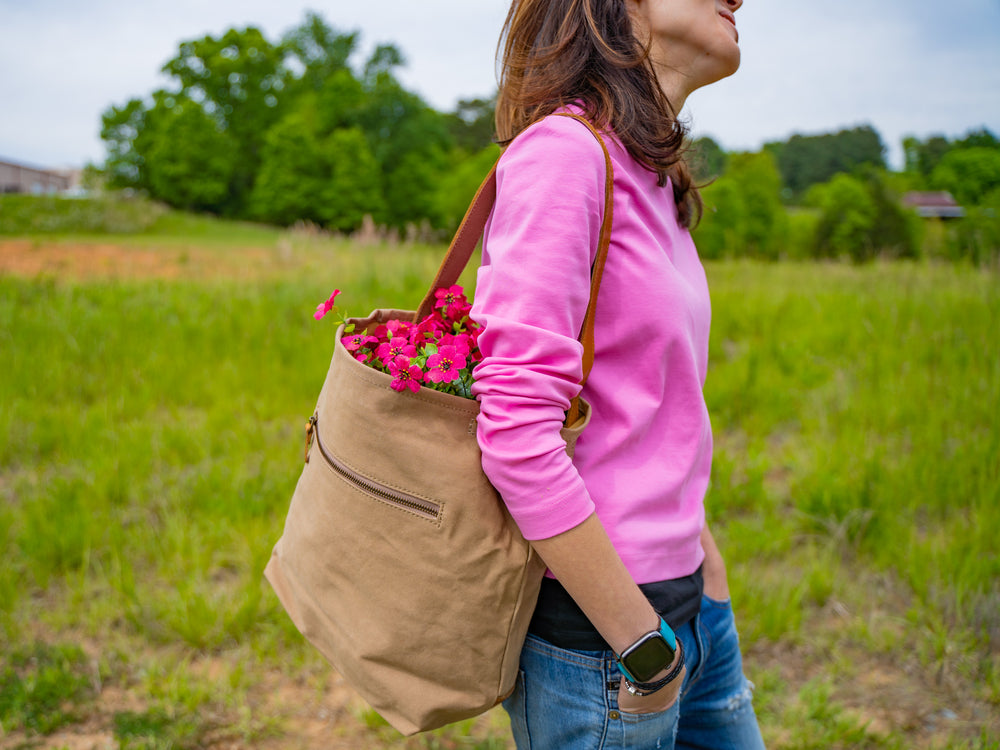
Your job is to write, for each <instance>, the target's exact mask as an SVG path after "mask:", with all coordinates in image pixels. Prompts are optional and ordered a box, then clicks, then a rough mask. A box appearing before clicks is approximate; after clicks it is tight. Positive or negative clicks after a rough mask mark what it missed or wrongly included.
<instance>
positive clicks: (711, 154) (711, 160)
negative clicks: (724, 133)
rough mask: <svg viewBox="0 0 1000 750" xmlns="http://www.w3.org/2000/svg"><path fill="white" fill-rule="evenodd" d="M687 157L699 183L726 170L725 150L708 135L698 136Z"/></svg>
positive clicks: (709, 179)
mask: <svg viewBox="0 0 1000 750" xmlns="http://www.w3.org/2000/svg"><path fill="white" fill-rule="evenodd" d="M687 159H688V163H689V164H690V165H691V172H692V174H693V175H694V179H695V181H696V182H697V183H699V184H704V183H707V182H709V181H711V180H714V179H715V178H717V177H719V176H720V175H721V174H722V173H723V172H725V171H726V161H727V156H726V152H725V151H723V150H722V147H721V146H720V145H719V144H718V143H716V142H715V141H714V140H713V139H711V138H709V137H708V136H703V137H701V138H698V139H696V140H695V141H694V142H693V143H692V144H691V149H690V151H689V152H688V155H687Z"/></svg>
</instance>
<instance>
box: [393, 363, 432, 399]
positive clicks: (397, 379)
mask: <svg viewBox="0 0 1000 750" xmlns="http://www.w3.org/2000/svg"><path fill="white" fill-rule="evenodd" d="M388 364H389V374H390V375H391V376H392V377H393V381H392V383H391V384H390V385H391V387H392V389H393V390H394V391H405V390H406V389H407V388H409V389H410V390H411V391H413V392H414V393H416V392H417V391H419V390H420V382H421V381H422V380H423V379H424V373H423V371H422V370H421V369H420V368H419V367H417V366H416V365H414V364H410V358H409V357H407V356H404V355H400V356H398V357H396V358H395V359H393V360H392V361H390V362H389V363H388Z"/></svg>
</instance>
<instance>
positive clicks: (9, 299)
mask: <svg viewBox="0 0 1000 750" xmlns="http://www.w3.org/2000/svg"><path fill="white" fill-rule="evenodd" d="M154 221H155V222H159V227H160V229H159V230H158V231H151V230H149V228H148V227H147V228H145V229H142V231H139V232H137V233H133V234H114V235H109V234H88V235H74V236H65V235H58V234H37V233H36V234H30V235H21V236H18V237H16V238H9V239H7V240H4V241H0V352H2V363H3V366H2V368H0V545H2V547H3V549H4V550H5V551H6V554H5V559H4V564H3V565H2V566H0V726H2V730H0V748H28V747H44V748H73V749H75V748H84V747H87V748H90V747H112V748H132V749H136V748H144V749H145V748H149V749H152V748H230V747H240V748H243V747H263V748H286V747H288V748H297V747H301V748H314V747H315V748H320V747H322V748H389V747H399V748H480V750H485V749H486V748H508V747H511V745H510V744H509V742H508V740H507V734H506V727H505V718H504V716H503V714H502V713H501V712H492V713H490V714H488V715H486V716H485V717H482V718H480V719H479V720H477V721H474V722H466V723H464V724H461V725H457V726H454V727H449V728H447V729H445V730H441V731H439V732H437V733H433V734H431V735H427V736H424V737H419V738H414V739H410V740H404V739H402V738H400V737H399V735H397V734H395V733H394V732H393V731H392V730H391V729H389V728H388V727H386V726H385V725H384V724H383V723H382V722H381V720H380V719H379V718H378V717H377V716H376V715H374V714H373V713H372V712H371V711H370V710H368V709H366V708H365V707H364V705H363V704H362V703H360V701H359V700H358V699H357V697H356V696H355V695H354V694H353V693H352V691H351V690H350V689H349V688H348V687H347V686H346V685H345V684H344V683H343V682H342V681H341V680H340V678H339V677H338V676H337V675H336V674H333V673H332V672H331V671H330V670H329V668H327V667H326V666H325V664H324V663H323V662H322V660H321V659H320V658H319V657H318V656H317V655H316V654H315V653H314V652H313V651H312V650H311V649H310V648H309V647H308V646H306V645H304V643H303V642H302V639H301V638H300V637H299V636H298V634H297V633H296V632H295V630H294V629H293V628H292V626H291V625H290V624H289V622H288V619H287V617H286V616H285V615H284V613H283V611H282V610H281V609H280V606H279V605H278V603H277V601H276V599H275V597H274V596H273V594H272V593H271V591H270V589H269V588H268V587H267V585H266V583H265V582H264V581H263V579H262V577H261V570H262V568H263V566H264V563H265V561H266V560H267V557H268V556H269V554H270V550H271V546H272V545H273V543H274V541H275V540H276V538H277V536H278V535H279V533H280V529H281V524H282V521H283V518H284V512H285V510H286V509H287V503H288V499H289V497H290V495H291V490H292V488H293V486H294V483H295V480H296V478H297V475H298V472H299V469H300V463H299V462H300V460H301V449H302V425H303V423H304V420H305V418H306V417H307V416H308V415H309V414H310V413H311V410H312V407H313V405H314V402H315V397H316V395H317V392H318V389H319V386H320V384H321V381H322V377H323V374H324V371H325V367H326V364H327V362H328V360H329V355H330V349H331V346H332V345H333V336H332V334H333V328H332V326H331V325H327V322H328V321H323V322H321V323H316V322H315V321H314V320H313V319H312V317H311V314H310V313H311V312H312V310H313V309H314V307H315V305H316V303H317V302H319V301H320V300H322V299H325V298H326V297H327V296H328V295H329V293H330V291H331V290H332V288H334V287H338V288H340V289H342V290H344V293H343V294H342V295H341V298H340V299H339V300H338V301H340V302H342V304H343V305H344V306H346V307H347V308H348V310H349V312H351V313H366V312H367V311H368V310H369V309H371V308H372V307H375V306H388V305H389V304H392V305H396V306H413V305H415V304H416V303H417V301H418V300H419V298H420V296H421V294H422V292H423V291H424V290H423V284H424V283H426V280H427V279H429V278H430V277H431V275H432V272H433V270H434V269H435V268H436V266H437V262H438V260H439V257H440V252H441V249H440V248H425V247H407V246H390V245H374V246H361V245H357V244H352V243H350V242H348V241H343V240H332V239H326V238H322V237H316V236H312V235H309V234H307V233H298V234H296V233H288V232H284V233H282V232H277V231H275V230H270V229H262V228H255V227H251V226H240V227H230V226H229V225H223V224H220V223H215V222H210V221H207V220H194V219H186V218H183V217H177V216H175V215H167V216H166V217H164V216H157V217H154ZM708 272H709V276H710V283H711V285H712V289H713V299H714V305H715V307H714V322H713V337H712V350H711V360H712V362H711V367H710V375H709V380H708V385H707V397H708V400H709V407H710V410H711V411H712V414H713V419H714V425H715V430H716V436H717V443H718V452H717V460H716V463H715V471H714V476H713V483H712V487H711V490H710V496H709V499H708V508H709V515H710V518H711V520H712V522H713V524H714V527H715V530H716V536H717V538H718V539H719V542H720V544H721V545H722V547H723V551H724V553H725V554H726V555H727V558H728V561H729V565H730V578H731V583H732V589H733V597H734V601H735V606H736V610H737V617H738V618H739V620H740V624H741V629H742V636H743V641H744V645H745V650H746V654H747V665H746V666H747V672H748V675H749V676H750V677H751V679H752V680H753V681H754V682H755V683H756V685H757V696H756V702H757V707H758V713H759V715H760V718H761V723H762V727H763V730H764V734H765V739H766V740H767V743H768V747H769V748H784V749H787V750H792V749H800V750H806V749H808V748H817V749H818V748H900V749H902V748H968V749H969V750H971V749H972V748H979V749H980V750H986V749H987V748H992V749H993V750H996V749H997V748H1000V718H998V717H1000V557H998V555H997V551H996V549H997V546H998V544H997V541H998V531H997V529H1000V429H998V428H997V417H998V416H1000V354H998V352H1000V325H998V321H1000V278H998V276H997V275H996V272H986V271H977V270H974V269H971V268H966V267H953V266H935V265H914V264H893V265H887V264H886V265H872V266H865V267H853V266H847V265H839V264H825V265H818V264H776V265H760V264H750V263H739V262H728V263H719V264H710V265H709V266H708ZM466 280H467V285H468V286H471V276H468V277H467V279H466ZM647 312H648V314H651V315H652V314H655V311H642V313H643V314H647Z"/></svg>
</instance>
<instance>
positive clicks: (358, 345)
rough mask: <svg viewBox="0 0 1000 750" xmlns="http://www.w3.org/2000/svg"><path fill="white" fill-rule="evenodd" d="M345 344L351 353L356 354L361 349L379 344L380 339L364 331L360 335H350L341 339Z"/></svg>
mask: <svg viewBox="0 0 1000 750" xmlns="http://www.w3.org/2000/svg"><path fill="white" fill-rule="evenodd" d="M341 341H343V342H344V346H346V347H347V350H348V351H350V352H356V351H358V350H359V349H362V348H364V347H367V346H370V345H371V344H376V343H378V339H377V338H375V337H374V336H369V335H368V334H367V333H365V332H364V331H361V332H360V333H349V334H348V335H346V336H344V338H342V339H341Z"/></svg>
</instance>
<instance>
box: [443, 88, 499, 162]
mask: <svg viewBox="0 0 1000 750" xmlns="http://www.w3.org/2000/svg"><path fill="white" fill-rule="evenodd" d="M496 106H497V100H496V96H494V97H493V98H491V99H460V100H459V102H458V105H457V106H456V107H455V110H454V111H453V112H451V113H449V114H448V115H447V116H446V123H447V127H448V132H449V133H450V134H451V137H452V140H453V141H454V142H455V144H456V145H457V146H458V147H459V148H461V149H464V150H465V151H467V152H468V153H475V152H478V151H481V150H482V149H484V148H486V147H487V146H489V145H490V144H491V143H493V139H494V137H495V135H496V119H495V114H496Z"/></svg>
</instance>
